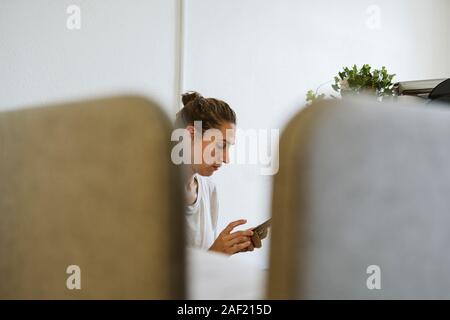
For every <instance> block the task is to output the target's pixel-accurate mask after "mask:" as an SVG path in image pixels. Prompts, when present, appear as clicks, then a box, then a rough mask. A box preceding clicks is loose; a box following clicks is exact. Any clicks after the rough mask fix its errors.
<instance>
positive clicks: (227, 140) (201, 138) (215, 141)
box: [191, 122, 236, 176]
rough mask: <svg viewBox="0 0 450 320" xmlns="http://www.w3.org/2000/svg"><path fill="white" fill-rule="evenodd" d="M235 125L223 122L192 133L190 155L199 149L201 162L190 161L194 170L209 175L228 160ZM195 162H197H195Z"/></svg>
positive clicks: (233, 139)
mask: <svg viewBox="0 0 450 320" xmlns="http://www.w3.org/2000/svg"><path fill="white" fill-rule="evenodd" d="M235 134H236V125H235V124H233V123H230V122H224V123H222V124H221V125H220V127H218V128H215V129H211V130H207V131H205V132H204V133H203V135H200V134H194V137H195V138H194V142H193V144H192V152H191V154H192V156H193V160H194V154H195V152H196V150H197V151H198V152H199V151H200V150H201V163H198V162H199V161H192V162H191V163H193V164H192V167H193V169H194V171H195V172H196V173H198V174H200V175H201V176H211V175H212V174H213V173H214V172H215V171H217V170H219V168H220V166H221V165H222V163H228V162H229V149H230V146H231V145H233V144H234V143H235ZM196 162H197V163H196Z"/></svg>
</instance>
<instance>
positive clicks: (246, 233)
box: [223, 230, 253, 241]
mask: <svg viewBox="0 0 450 320" xmlns="http://www.w3.org/2000/svg"><path fill="white" fill-rule="evenodd" d="M252 235H253V231H251V230H245V231H236V232H233V233H231V234H227V235H225V236H224V237H223V239H224V240H226V241H229V240H231V239H234V238H236V237H242V236H247V237H251V236H252Z"/></svg>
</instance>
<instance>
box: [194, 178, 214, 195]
mask: <svg viewBox="0 0 450 320" xmlns="http://www.w3.org/2000/svg"><path fill="white" fill-rule="evenodd" d="M197 179H198V181H199V182H200V185H201V186H202V189H203V191H204V192H207V193H208V194H215V193H217V187H216V184H215V183H214V181H213V180H212V179H211V178H209V177H204V176H201V175H199V174H198V175H197Z"/></svg>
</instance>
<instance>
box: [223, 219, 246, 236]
mask: <svg viewBox="0 0 450 320" xmlns="http://www.w3.org/2000/svg"><path fill="white" fill-rule="evenodd" d="M246 223H247V220H245V219H241V220H236V221H233V222H230V223H229V224H228V226H226V228H225V229H223V231H222V233H224V234H228V233H230V232H231V231H233V229H234V228H236V227H237V226H240V225H241V224H246Z"/></svg>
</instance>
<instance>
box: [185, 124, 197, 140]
mask: <svg viewBox="0 0 450 320" xmlns="http://www.w3.org/2000/svg"><path fill="white" fill-rule="evenodd" d="M186 130H188V131H189V134H190V135H191V139H192V140H194V135H195V131H196V130H195V127H194V126H191V125H189V126H187V127H186Z"/></svg>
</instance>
